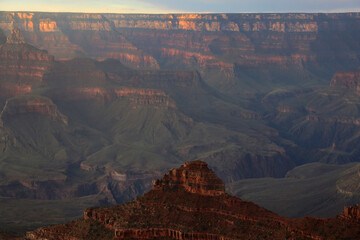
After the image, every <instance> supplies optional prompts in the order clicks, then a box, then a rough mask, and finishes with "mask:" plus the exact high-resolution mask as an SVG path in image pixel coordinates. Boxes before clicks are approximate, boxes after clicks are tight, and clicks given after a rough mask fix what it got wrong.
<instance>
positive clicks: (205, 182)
mask: <svg viewBox="0 0 360 240" xmlns="http://www.w3.org/2000/svg"><path fill="white" fill-rule="evenodd" d="M153 185H154V190H162V191H164V190H169V189H176V188H184V189H185V191H187V192H190V193H198V194H202V195H209V196H217V195H222V194H224V193H225V185H224V183H223V182H222V181H221V180H220V178H218V177H217V176H216V174H215V173H214V172H213V171H211V170H210V169H209V168H208V167H207V164H206V163H205V162H201V161H194V162H188V163H185V164H184V165H183V166H181V167H180V168H177V169H172V170H170V171H169V173H168V174H165V175H164V177H163V178H162V179H157V180H154V181H153Z"/></svg>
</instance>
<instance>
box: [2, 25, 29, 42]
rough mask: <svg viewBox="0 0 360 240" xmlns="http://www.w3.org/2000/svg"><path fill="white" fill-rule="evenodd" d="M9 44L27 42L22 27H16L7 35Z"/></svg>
mask: <svg viewBox="0 0 360 240" xmlns="http://www.w3.org/2000/svg"><path fill="white" fill-rule="evenodd" d="M6 43H7V44H25V40H24V37H23V35H22V34H21V32H20V29H18V28H14V29H13V31H12V33H11V34H10V35H9V36H8V37H7V40H6Z"/></svg>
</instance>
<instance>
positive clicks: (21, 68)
mask: <svg viewBox="0 0 360 240" xmlns="http://www.w3.org/2000/svg"><path fill="white" fill-rule="evenodd" d="M53 63H54V57H53V56H50V55H49V54H47V52H46V51H41V50H39V49H36V48H34V47H33V46H31V45H28V44H26V43H25V41H24V37H23V36H22V34H21V32H20V30H19V29H18V28H14V29H13V31H12V33H11V34H10V35H9V36H8V38H7V41H6V43H5V44H3V45H0V82H1V87H0V89H1V90H0V98H1V99H4V98H7V97H13V96H16V95H21V94H26V93H29V92H31V91H32V88H33V87H36V86H39V85H41V84H42V77H43V75H44V74H45V73H46V72H47V71H48V69H49V68H50V66H51V65H52V64H53Z"/></svg>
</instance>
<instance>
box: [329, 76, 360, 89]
mask: <svg viewBox="0 0 360 240" xmlns="http://www.w3.org/2000/svg"><path fill="white" fill-rule="evenodd" d="M330 86H331V87H333V88H346V89H356V90H360V71H353V72H337V73H336V74H335V75H334V77H333V78H332V80H331V83H330ZM359 92H360V91H359Z"/></svg>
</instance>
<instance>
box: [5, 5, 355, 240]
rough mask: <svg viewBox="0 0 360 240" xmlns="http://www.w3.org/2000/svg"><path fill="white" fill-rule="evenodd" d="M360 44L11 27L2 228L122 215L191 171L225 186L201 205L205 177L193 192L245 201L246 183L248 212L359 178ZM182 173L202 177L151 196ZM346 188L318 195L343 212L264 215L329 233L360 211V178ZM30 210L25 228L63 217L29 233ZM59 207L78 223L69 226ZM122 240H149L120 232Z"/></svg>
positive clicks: (192, 31) (97, 27)
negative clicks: (297, 178) (297, 179)
mask: <svg viewBox="0 0 360 240" xmlns="http://www.w3.org/2000/svg"><path fill="white" fill-rule="evenodd" d="M359 30H360V15H359V13H329V14H325V13H319V14H315V13H314V14H300V13H299V14H296V13H291V14H290V13H289V14H270V13H269V14H255V13H254V14H164V15H161V14H159V15H158V14H154V15H152V14H150V15H149V14H141V15H140V14H139V15H137V14H87V13H43V12H34V13H31V12H0V111H1V114H0V120H1V121H0V122H1V126H0V150H1V151H2V153H1V154H0V205H2V206H4V208H3V209H5V210H4V212H3V214H2V216H3V217H2V218H1V217H0V222H1V223H4V225H3V226H5V228H10V229H11V228H15V229H20V231H22V232H24V229H25V230H29V229H30V228H31V229H34V228H35V227H40V226H44V225H48V224H58V223H61V222H64V219H65V218H66V220H69V218H70V217H71V218H72V219H74V218H75V216H80V215H81V214H82V211H83V208H86V207H89V206H95V205H99V206H108V205H116V204H121V203H124V202H127V201H130V200H132V199H134V198H135V197H136V196H139V195H142V194H143V193H144V192H146V191H148V190H150V188H151V186H152V184H151V183H152V179H154V178H158V177H160V176H161V175H162V174H164V173H165V172H166V171H167V170H168V169H170V168H173V167H175V166H178V165H181V164H184V163H185V162H187V161H192V160H200V161H205V162H207V163H208V164H209V166H210V167H211V168H212V169H214V171H215V172H216V174H217V176H219V177H220V178H221V179H222V181H221V182H219V181H217V180H216V181H215V182H218V184H214V183H213V182H212V183H211V186H208V188H206V189H204V188H202V187H204V186H203V185H204V182H203V179H199V178H197V176H196V175H195V176H194V179H191V181H193V182H184V183H183V184H185V185H184V186H185V187H184V189H187V190H188V191H190V192H191V193H197V194H199V193H200V192H198V191H199V188H200V190H201V194H202V195H206V196H207V197H214V196H215V197H218V196H222V195H223V194H222V193H223V191H224V190H225V186H226V189H227V191H229V189H231V192H233V193H236V194H237V195H239V196H240V197H241V198H244V197H243V196H245V195H246V194H247V192H246V191H245V190H244V191H243V185H241V184H244V183H247V182H246V181H252V182H251V183H252V184H249V186H250V185H251V186H253V189H250V190H249V191H250V193H251V194H250V195H249V196H250V198H251V197H253V196H257V194H260V195H261V192H260V191H262V190H261V187H258V185H256V184H257V183H259V184H260V182H262V181H266V183H268V184H273V185H271V186H270V185H269V189H271V188H273V187H276V186H278V182H277V180H278V179H281V180H284V181H286V182H288V180H289V179H288V177H287V176H289V175H291V173H294V172H292V170H294V171H295V170H297V169H298V168H301V167H302V166H305V167H307V168H308V169H309V170H308V171H309V172H312V171H315V170H316V171H318V169H319V168H318V167H317V165H316V164H317V163H319V162H320V163H321V164H325V165H326V166H328V165H329V166H330V165H331V166H333V165H335V166H339V167H338V169H339V171H340V169H343V168H342V166H348V165H346V164H351V163H353V162H359V154H360V152H359V149H360V131H359V125H360V112H359V109H360V100H359V86H360V85H359V81H360V80H359V79H360V78H359V76H360V75H359V70H358V69H359V66H360V45H359V42H358V39H359ZM344 164H345V165H344ZM200 165H201V164H200ZM196 166H197V165H196ZM340 166H341V167H340ZM198 167H199V168H200V169H202V167H201V166H198ZM184 168H185V169H187V166H185V165H184ZM204 168H205V167H204ZM205 169H206V168H205ZM197 170H199V169H197V168H196V169H194V171H195V172H196V171H197ZM344 171H345V170H344ZM349 171H350V170H349ZM184 172H186V174H190V175H191V174H193V173H192V170H191V169H190V170H189V169H187V170H186V171H185V170H184V169H183V168H180V170H177V171H175V172H170V173H169V174H168V175H167V177H165V178H164V179H162V180H159V181H157V183H156V184H155V186H154V190H153V191H152V192H154V191H160V192H162V191H164V192H167V191H168V190H169V189H168V187H169V185H174V184H175V185H176V184H177V183H179V181H180V182H181V181H182V180H181V176H182V175H183V174H185V173H184ZM342 174H345V173H341V174H340V173H339V174H337V175H334V176H333V177H328V175H326V174H325V175H326V176H325V177H324V178H321V179H320V180H319V182H321V184H324V185H326V188H325V187H324V189H330V188H331V191H330V190H329V191H328V192H327V193H329V194H330V193H332V192H333V191H335V190H334V189H333V188H334V186H336V187H338V189H340V190H339V191H338V192H336V194H335V195H334V196H336V198H335V197H334V199H333V201H334V202H336V204H333V203H326V204H324V205H321V206H314V205H312V203H313V202H312V201H311V200H309V202H311V204H310V203H309V204H307V205H306V204H302V205H301V204H300V205H299V206H298V207H297V209H291V208H290V207H289V206H293V205H292V204H291V199H290V200H289V198H290V197H289V198H288V199H284V203H286V204H285V205H286V206H284V208H281V209H279V208H278V207H277V206H275V204H274V206H273V208H271V207H269V209H270V210H271V211H274V212H277V210H278V211H279V212H277V213H280V212H281V214H283V215H285V216H291V217H303V216H304V215H306V214H308V213H309V214H310V215H312V216H314V217H319V216H321V217H334V216H336V215H338V214H339V213H340V211H342V207H343V206H344V205H350V204H351V205H353V204H355V203H356V202H357V201H359V200H360V192H359V189H358V188H357V187H356V186H357V185H356V182H355V181H350V180H349V179H355V176H356V174H352V175H351V176H353V177H351V178H349V179H348V180H346V184H345V185H341V184H340V185H339V184H334V182H337V183H343V182H342V181H345V180H344V178H343V175H342ZM320 175H321V174H319V178H320ZM321 176H322V175H321ZM204 177H206V178H212V177H214V175H213V174H210V175H204ZM313 177H314V176H312V177H311V178H310V179H313ZM268 178H271V179H272V180H271V181H268V180H267V179H268ZM214 179H217V177H216V178H215V177H214ZM305 180H306V178H305ZM257 181H259V182H257ZM291 181H292V179H290V180H289V182H291ZM307 181H311V180H307ZM223 182H224V184H225V186H224V184H223ZM296 184H300V183H296ZM315 185H316V184H315ZM303 186H306V189H310V190H307V191H309V192H311V193H313V192H312V191H311V186H310V185H306V184H305V185H303ZM290 188H291V187H290ZM304 188H305V187H304ZM240 190H241V191H240ZM299 190H302V189H301V188H299ZM289 191H290V190H289ZM336 191H337V190H336ZM340 191H342V193H341V192H340ZM346 192H351V198H347V197H344V196H345V195H346V194H345V195H344V193H346ZM265 193H266V192H265ZM252 194H253V195H252ZM265 195H266V194H265ZM313 196H314V195H313ZM329 196H330V195H329ZM346 196H348V195H346ZM308 199H311V197H310V198H308ZM249 200H251V201H254V202H255V203H256V204H260V203H261V201H259V202H256V199H255V198H254V200H253V199H249ZM286 200H289V202H286ZM19 201H20V202H22V205H24V206H28V208H24V209H23V210H22V211H21V212H20V213H19V216H18V218H19V219H20V218H22V219H28V218H27V216H29V215H31V214H34V218H36V219H39V218H38V217H39V215H36V211H35V210H34V209H33V208H32V205H33V203H34V202H42V203H45V208H46V209H48V211H50V212H52V214H54V216H56V217H53V216H50V215H51V214H50V215H49V216H48V217H49V218H47V217H46V216H45V217H44V219H41V220H39V221H38V222H35V223H33V222H31V221H29V220H26V221H25V220H24V222H20V223H19V222H18V220H17V219H16V217H15V216H13V215H12V214H11V211H12V210H11V209H12V202H14V203H15V202H19ZM58 203H60V204H58ZM62 203H64V204H67V205H66V206H67V207H68V209H70V210H69V211H64V213H61V211H59V210H58V209H59V208H60V206H62V205H61V204H62ZM77 203H81V204H79V205H77ZM261 204H263V203H261ZM56 205H58V206H56ZM305 205H306V206H305ZM332 206H336V207H334V210H333V211H328V209H329V208H330V207H332ZM340 206H341V209H340ZM309 208H311V209H309ZM7 209H9V210H7ZM284 209H285V210H284ZM286 209H287V210H286ZM59 212H60V213H59ZM26 215H27V216H26ZM86 221H87V220H86ZM86 221H85V222H86ZM87 223H88V222H86V224H87ZM76 224H78V225H79V224H80V225H81V224H82V223H76ZM92 224H95V225H96V223H94V222H92ZM31 229H30V230H31ZM151 229H152V230H151V231H150V232H152V233H151V234H158V235H161V236H162V235H164V234H165V235H167V234H172V235H182V234H183V232H182V231H180V230H176V229H168V228H163V227H159V226H157V227H156V226H155V227H153V228H151ZM1 230H2V229H1V228H0V231H1ZM101 231H102V230H101ZM179 231H180V232H179ZM105 232H106V231H105ZM136 232H138V233H136ZM126 234H129V235H133V234H144V235H146V234H148V233H146V232H142V231H139V230H138V229H137V228H135V229H130V228H129V229H128V230H126V231H124V232H121V231H119V232H118V235H119V236H123V235H126ZM194 234H195V233H194ZM214 234H215V235H214V236H213V237H214V238H218V237H219V233H214ZM110 235H111V234H110ZM220 235H221V234H220ZM112 236H113V235H112ZM209 236H210V235H209ZM193 237H194V238H195V237H198V238H201V236H200V235H199V236H197V235H196V234H195V235H193ZM222 237H223V238H224V236H222Z"/></svg>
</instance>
